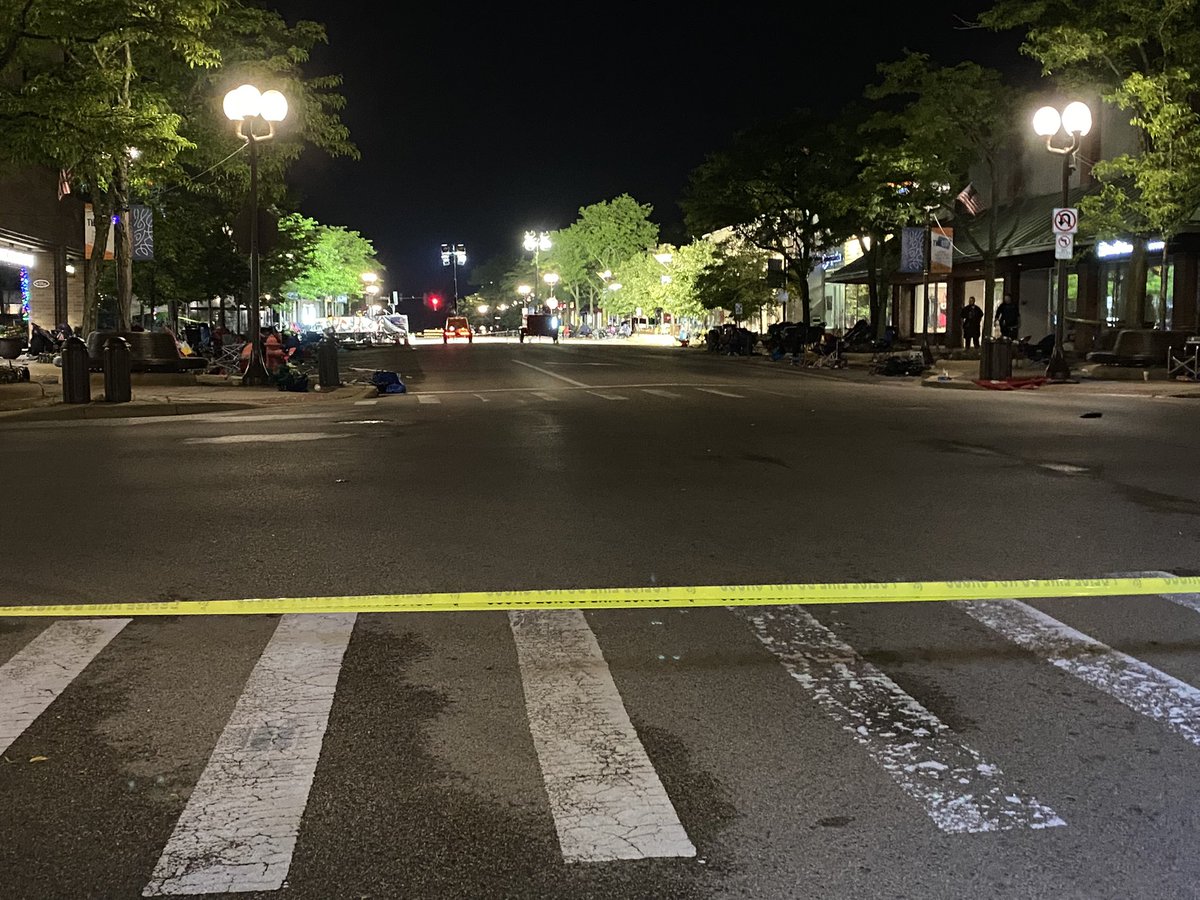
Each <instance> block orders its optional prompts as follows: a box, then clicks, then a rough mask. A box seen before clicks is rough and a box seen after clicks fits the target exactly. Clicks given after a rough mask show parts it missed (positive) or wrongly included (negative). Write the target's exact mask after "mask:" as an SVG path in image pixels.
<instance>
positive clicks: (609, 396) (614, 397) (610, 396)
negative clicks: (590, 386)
mask: <svg viewBox="0 0 1200 900" xmlns="http://www.w3.org/2000/svg"><path fill="white" fill-rule="evenodd" d="M588 393H589V394H591V395H592V396H593V397H599V398H600V399H601V400H628V399H629V398H628V397H622V396H621V395H620V394H605V393H603V392H601V391H588Z"/></svg>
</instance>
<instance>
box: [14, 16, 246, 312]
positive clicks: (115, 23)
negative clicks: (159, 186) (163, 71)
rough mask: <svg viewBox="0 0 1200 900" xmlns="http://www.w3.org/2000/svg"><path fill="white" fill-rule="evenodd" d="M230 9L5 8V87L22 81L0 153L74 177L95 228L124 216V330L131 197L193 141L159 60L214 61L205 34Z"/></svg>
mask: <svg viewBox="0 0 1200 900" xmlns="http://www.w3.org/2000/svg"><path fill="white" fill-rule="evenodd" d="M223 5H224V4H223V2H222V0H161V2H158V3H154V4H147V3H140V2H136V0H115V2H114V0H60V2H57V3H53V4H51V3H37V2H34V0H22V2H20V3H19V4H18V5H17V6H16V7H15V8H14V7H10V15H9V17H8V18H7V20H6V21H5V22H4V31H3V32H2V33H0V47H3V48H4V49H3V50H2V51H0V83H4V84H7V85H15V86H10V87H6V88H5V89H3V90H2V91H0V154H2V155H3V156H5V157H6V158H8V159H10V160H14V161H16V162H18V163H21V164H33V165H44V166H49V167H51V168H54V169H59V168H63V169H69V170H70V171H71V172H72V174H73V177H74V178H75V179H77V180H78V181H80V182H82V184H83V186H84V188H85V190H87V191H88V192H90V194H91V196H92V202H93V204H94V206H95V210H96V214H97V220H98V221H100V222H106V221H107V220H108V217H109V216H110V215H112V214H113V213H116V214H117V215H118V217H119V218H118V223H117V226H118V227H117V228H116V230H115V231H116V240H117V246H116V248H115V253H116V256H117V262H118V268H117V302H118V316H119V321H120V324H121V326H122V327H125V328H128V327H129V324H130V322H129V313H130V304H131V301H132V294H133V282H132V274H133V268H132V231H131V226H130V222H129V201H130V194H131V192H133V191H136V190H138V189H139V188H141V187H143V186H144V185H145V184H146V183H148V182H149V181H150V180H152V179H153V178H154V177H156V173H157V172H158V171H160V170H161V169H162V168H163V167H165V166H167V165H169V164H170V163H171V161H172V160H173V159H174V157H175V156H176V154H178V153H179V151H180V150H181V149H183V148H184V147H186V146H188V143H189V142H188V141H187V139H186V138H184V137H183V136H182V135H181V134H180V133H179V128H180V124H181V118H180V117H179V115H178V114H177V113H176V112H175V111H174V110H172V109H171V108H170V105H169V104H168V103H167V102H166V99H165V97H164V94H163V91H162V86H161V83H160V82H159V81H157V80H156V79H155V78H154V63H155V60H156V59H159V58H162V57H163V56H165V55H173V56H175V57H176V58H178V59H180V60H182V61H183V63H184V65H186V66H188V67H204V66H213V65H216V64H217V62H218V61H219V57H218V54H217V53H216V52H215V50H214V49H213V47H212V46H211V45H210V44H209V43H208V42H207V40H206V39H205V35H206V33H207V32H208V30H209V29H210V28H211V27H212V25H213V22H214V20H215V18H216V17H217V14H218V13H219V12H220V9H221V7H222V6H223ZM98 231H99V232H100V233H103V234H105V235H106V233H107V229H103V228H101V229H98ZM97 236H98V237H100V236H101V235H100V234H98V235H97ZM104 243H105V241H104V240H103V238H101V240H98V241H97V242H96V247H95V250H94V252H93V256H92V259H90V260H88V261H87V264H86V267H85V275H84V280H85V310H84V323H83V324H84V328H85V330H87V329H89V327H91V326H93V325H94V323H95V296H96V289H97V285H98V283H99V277H100V263H101V261H102V260H103V258H104V251H105V248H104V246H103V244H104Z"/></svg>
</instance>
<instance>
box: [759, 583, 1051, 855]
mask: <svg viewBox="0 0 1200 900" xmlns="http://www.w3.org/2000/svg"><path fill="white" fill-rule="evenodd" d="M737 613H738V614H739V615H741V616H742V617H743V618H744V619H745V620H746V621H748V622H749V623H750V625H751V627H752V628H753V629H754V633H755V634H756V635H757V636H758V639H759V640H760V641H762V643H763V645H764V646H765V647H766V648H767V649H768V650H770V651H771V652H772V653H773V654H775V656H776V657H778V659H779V661H780V662H781V663H782V664H783V665H784V667H785V668H786V669H787V670H788V672H789V673H791V675H792V677H793V678H794V679H796V681H798V682H799V683H800V684H801V685H803V686H804V687H805V688H806V689H807V690H808V691H809V693H810V694H811V695H812V697H813V699H815V700H816V701H817V702H818V703H819V704H820V705H821V706H822V707H824V708H825V710H826V711H827V712H828V713H829V714H830V715H832V716H833V718H834V719H835V720H836V721H838V722H840V723H841V724H842V727H843V728H845V729H846V731H847V732H848V733H849V734H851V735H852V736H853V737H854V739H855V740H856V741H857V742H858V743H859V744H861V745H862V746H863V747H864V748H865V749H866V751H867V753H868V755H870V756H871V758H872V759H873V760H875V762H876V763H878V764H879V765H880V766H881V767H882V768H883V769H884V771H886V772H887V773H888V774H889V775H890V776H891V777H892V778H893V780H895V782H896V783H897V784H898V785H900V787H901V788H902V789H903V790H904V792H905V793H906V794H908V795H909V796H910V797H912V798H913V799H914V800H916V801H917V802H918V803H920V804H921V805H922V806H923V807H924V808H925V812H926V814H927V815H928V816H929V817H930V818H931V819H932V820H933V822H934V824H936V825H937V827H938V828H940V829H941V830H942V831H945V832H950V833H975V832H983V831H1002V830H1009V829H1014V828H1033V829H1040V828H1052V827H1055V826H1058V825H1064V824H1066V823H1065V822H1063V820H1062V819H1060V818H1059V817H1058V815H1057V814H1055V812H1054V810H1052V809H1050V808H1049V807H1048V806H1044V805H1043V804H1041V803H1039V802H1038V801H1037V800H1036V799H1034V798H1033V797H1029V796H1026V795H1024V794H1023V793H1021V792H1019V791H1017V790H1016V789H1014V788H1013V786H1012V785H1011V784H1010V783H1008V782H1007V780H1006V778H1005V776H1004V774H1003V773H1002V772H1001V771H1000V769H999V768H998V767H997V766H996V765H994V764H992V763H990V762H987V761H985V760H984V759H982V758H981V757H980V755H979V754H978V753H977V752H976V751H975V750H973V749H972V748H970V747H968V746H966V745H965V744H963V743H961V742H960V741H959V739H958V737H957V735H955V734H954V732H952V731H951V730H950V729H949V728H948V727H947V726H946V725H945V724H944V723H943V722H942V721H941V720H940V719H938V718H937V716H935V715H934V714H933V713H931V712H930V711H929V710H927V709H926V708H925V707H923V706H922V705H921V704H920V703H918V702H917V701H916V700H915V699H914V698H913V697H912V696H910V695H909V694H908V693H906V692H905V691H904V690H903V689H902V688H901V687H900V686H899V685H897V684H896V683H895V682H894V681H892V680H891V679H890V678H889V677H888V676H887V675H886V674H884V673H883V672H882V671H880V670H879V669H877V668H876V667H875V666H873V665H871V664H870V663H869V662H867V661H866V660H864V659H862V658H861V657H860V656H859V655H858V654H857V653H856V652H855V651H854V649H853V648H852V647H851V646H850V645H849V644H846V643H844V642H843V641H842V640H841V639H839V638H838V637H837V636H836V635H835V634H834V633H833V632H832V631H830V630H829V629H828V628H826V627H825V626H824V625H822V624H821V623H820V622H818V621H817V620H816V619H814V618H813V617H812V616H811V615H809V613H807V612H805V611H804V610H803V609H801V608H800V607H795V606H793V607H780V608H778V609H768V610H759V609H753V608H740V609H738V610H737Z"/></svg>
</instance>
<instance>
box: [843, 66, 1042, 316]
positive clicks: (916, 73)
mask: <svg viewBox="0 0 1200 900" xmlns="http://www.w3.org/2000/svg"><path fill="white" fill-rule="evenodd" d="M879 73H880V76H881V78H880V82H879V83H878V84H877V85H873V86H870V87H868V88H867V90H866V96H867V97H868V98H869V99H871V100H873V101H876V102H877V104H881V105H884V107H885V108H883V109H880V110H879V111H877V112H876V113H875V115H874V116H873V117H872V120H871V124H870V125H869V128H871V129H873V130H875V131H877V132H881V133H883V134H885V135H888V136H889V139H891V140H894V141H895V145H896V153H897V155H898V156H899V157H900V158H901V159H904V160H907V162H906V163H905V164H904V168H906V169H907V170H908V171H909V172H910V173H911V176H910V177H911V179H912V180H914V181H917V182H920V181H922V180H923V181H924V183H925V184H931V185H939V184H944V185H947V186H957V188H961V187H962V186H964V185H966V184H967V183H969V182H970V181H971V170H972V168H973V167H975V166H981V167H982V170H983V172H984V180H985V183H984V185H983V187H984V192H983V193H984V196H985V197H987V198H990V199H991V203H992V212H991V214H990V215H988V214H985V215H983V216H982V218H980V219H979V220H973V219H972V218H970V217H967V216H961V217H956V219H955V232H954V237H955V240H956V241H961V242H963V243H964V244H966V245H970V246H972V247H973V248H974V249H975V251H976V252H977V253H979V255H980V257H981V259H982V260H983V269H984V282H985V287H984V316H985V318H984V321H987V322H990V321H991V319H992V307H993V301H994V292H995V281H996V261H997V259H998V258H999V256H1000V253H1001V252H1002V251H1003V250H1004V249H1005V248H1006V247H1007V246H1008V245H1009V244H1010V243H1011V240H1012V237H1013V229H1015V220H1014V224H1013V227H1012V228H1010V229H1009V230H1008V232H1007V233H1006V234H1001V233H1000V232H999V230H998V217H997V216H996V214H995V213H996V209H995V207H996V205H997V202H998V198H999V197H1000V196H1001V191H1002V184H1001V181H1002V178H1003V176H1004V160H1005V159H1006V158H1007V157H1008V156H1009V155H1010V154H1011V152H1012V150H1013V148H1014V147H1015V146H1017V142H1018V140H1019V138H1020V135H1019V132H1018V130H1017V128H1018V123H1019V121H1020V117H1019V116H1018V114H1017V107H1018V101H1019V99H1020V98H1019V94H1018V92H1017V91H1016V90H1015V89H1013V88H1011V87H1009V86H1007V85H1006V84H1005V83H1004V81H1003V79H1002V77H1001V75H1000V73H999V72H996V71H993V70H991V69H985V68H983V67H981V66H979V65H976V64H975V63H971V62H964V63H960V64H958V65H956V66H951V67H940V66H935V65H934V64H933V63H932V62H931V61H930V58H929V57H928V56H927V55H926V54H923V53H911V52H906V54H905V55H904V57H903V58H902V59H900V60H898V61H897V62H893V63H888V64H884V65H881V66H880V67H879ZM888 104H895V105H894V106H892V108H887V105H888ZM915 194H916V195H918V196H917V197H916V199H917V200H918V202H919V203H920V204H921V205H922V206H925V205H929V204H936V205H937V206H942V205H943V204H945V203H946V202H947V201H948V199H949V198H948V196H947V195H944V194H941V193H940V192H939V191H937V190H934V191H925V192H922V191H921V190H920V188H919V187H918V188H917V189H916V191H915Z"/></svg>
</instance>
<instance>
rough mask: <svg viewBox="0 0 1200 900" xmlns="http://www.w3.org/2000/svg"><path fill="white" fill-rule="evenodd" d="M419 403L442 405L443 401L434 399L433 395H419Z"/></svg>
mask: <svg viewBox="0 0 1200 900" xmlns="http://www.w3.org/2000/svg"><path fill="white" fill-rule="evenodd" d="M417 402H418V403H433V404H437V403H441V402H442V401H441V400H440V399H438V398H437V397H434V396H433V395H432V394H417Z"/></svg>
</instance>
